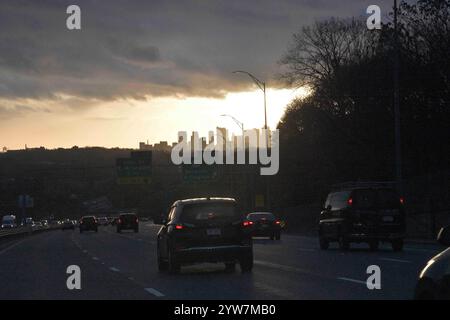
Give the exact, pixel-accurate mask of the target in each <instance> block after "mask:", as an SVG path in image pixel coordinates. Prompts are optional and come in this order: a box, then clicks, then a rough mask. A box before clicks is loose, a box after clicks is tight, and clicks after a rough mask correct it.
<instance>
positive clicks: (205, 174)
mask: <svg viewBox="0 0 450 320" xmlns="http://www.w3.org/2000/svg"><path fill="white" fill-rule="evenodd" d="M216 177H217V170H216V166H214V165H206V164H186V165H183V181H185V182H205V181H211V180H214V179H215V178H216Z"/></svg>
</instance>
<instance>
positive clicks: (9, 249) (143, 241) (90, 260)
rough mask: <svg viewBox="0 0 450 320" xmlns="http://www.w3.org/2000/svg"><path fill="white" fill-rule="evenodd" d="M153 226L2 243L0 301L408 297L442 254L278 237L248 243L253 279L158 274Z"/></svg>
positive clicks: (417, 247) (213, 273) (425, 247)
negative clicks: (73, 279)
mask: <svg viewBox="0 0 450 320" xmlns="http://www.w3.org/2000/svg"><path fill="white" fill-rule="evenodd" d="M158 229H159V226H157V225H153V224H152V223H149V222H143V223H141V224H140V232H139V233H134V232H125V231H124V232H123V233H122V234H118V233H116V232H115V229H114V228H113V227H111V226H107V227H99V232H98V233H90V232H89V233H88V232H86V233H83V234H80V233H79V232H78V230H77V229H76V230H75V231H71V230H66V231H61V230H54V231H49V232H44V233H40V234H36V235H32V236H28V237H25V238H21V239H16V240H12V241H8V242H1V243H0V299H182V300H186V299H243V300H254V299H258V300H259V299H282V300H286V299H287V300H290V299H411V298H412V297H413V290H414V287H415V283H416V280H417V276H418V274H419V272H420V270H421V269H422V268H423V267H424V265H425V264H426V262H427V261H428V260H429V259H430V258H431V257H433V256H434V255H435V254H437V253H438V252H440V251H441V250H442V249H443V248H442V247H440V246H439V245H437V244H436V245H435V244H419V243H415V244H413V243H410V244H407V245H406V246H405V248H404V251H403V252H393V251H392V250H391V247H390V245H388V244H383V245H381V246H380V250H378V251H377V252H371V251H370V250H369V248H368V246H366V245H364V244H361V245H352V249H351V250H350V251H348V252H342V251H340V250H339V249H338V248H337V245H331V246H330V249H329V250H327V251H321V250H320V249H319V247H318V240H317V238H314V237H303V236H297V235H287V234H283V235H282V239H281V240H280V241H272V240H269V239H260V238H258V239H255V240H254V258H255V266H254V269H253V272H252V273H251V274H241V273H240V272H239V268H237V270H236V272H234V273H228V272H225V269H224V265H222V264H201V265H195V266H188V267H183V268H182V272H181V274H178V275H169V274H166V273H160V272H158V270H157V264H156V233H157V231H158ZM70 265H77V266H79V267H80V270H81V278H80V279H81V289H80V290H77V289H74V290H69V289H68V288H67V285H66V281H67V278H68V277H69V276H70V274H67V273H66V270H67V267H68V266H70ZM370 265H377V266H379V267H380V270H381V289H374V290H369V289H368V288H367V284H366V280H367V278H368V277H369V275H368V274H367V273H366V270H367V267H368V266H370Z"/></svg>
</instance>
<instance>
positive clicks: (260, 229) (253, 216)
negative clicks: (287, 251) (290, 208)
mask: <svg viewBox="0 0 450 320" xmlns="http://www.w3.org/2000/svg"><path fill="white" fill-rule="evenodd" d="M247 220H249V221H250V222H252V235H253V236H256V237H270V239H271V240H274V239H276V240H280V239H281V221H280V220H279V219H277V218H276V217H275V215H274V214H273V213H270V212H253V213H249V214H248V215H247Z"/></svg>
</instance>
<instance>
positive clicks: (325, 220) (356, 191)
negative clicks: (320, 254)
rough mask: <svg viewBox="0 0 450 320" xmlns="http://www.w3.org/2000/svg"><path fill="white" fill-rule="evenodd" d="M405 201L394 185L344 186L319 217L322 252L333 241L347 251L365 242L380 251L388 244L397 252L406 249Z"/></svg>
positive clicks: (334, 193)
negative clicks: (381, 242)
mask: <svg viewBox="0 0 450 320" xmlns="http://www.w3.org/2000/svg"><path fill="white" fill-rule="evenodd" d="M403 201H404V200H403V198H402V197H400V196H399V195H398V194H397V192H396V190H395V187H394V186H393V183H380V182H378V183H374V182H371V183H345V184H341V185H338V186H336V187H335V191H333V192H331V193H330V194H329V195H328V197H327V200H326V202H325V206H324V209H323V211H322V212H321V213H320V222H319V241H320V248H321V249H323V250H326V249H328V246H329V243H330V242H331V241H338V242H339V247H340V248H341V249H343V250H348V249H349V247H350V243H351V242H366V243H368V244H369V246H370V249H371V250H377V249H378V245H379V242H380V241H388V242H390V243H391V244H392V248H393V250H394V251H401V250H402V249H403V238H404V233H405V229H406V223H405V210H404V207H403Z"/></svg>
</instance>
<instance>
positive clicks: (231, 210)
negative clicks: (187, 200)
mask: <svg viewBox="0 0 450 320" xmlns="http://www.w3.org/2000/svg"><path fill="white" fill-rule="evenodd" d="M239 218H240V216H239V214H238V212H237V210H236V206H235V204H234V203H225V202H223V203H196V204H186V205H184V206H183V211H182V213H181V216H180V220H181V222H185V223H193V224H202V223H207V222H210V221H214V222H233V221H235V220H236V219H239Z"/></svg>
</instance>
